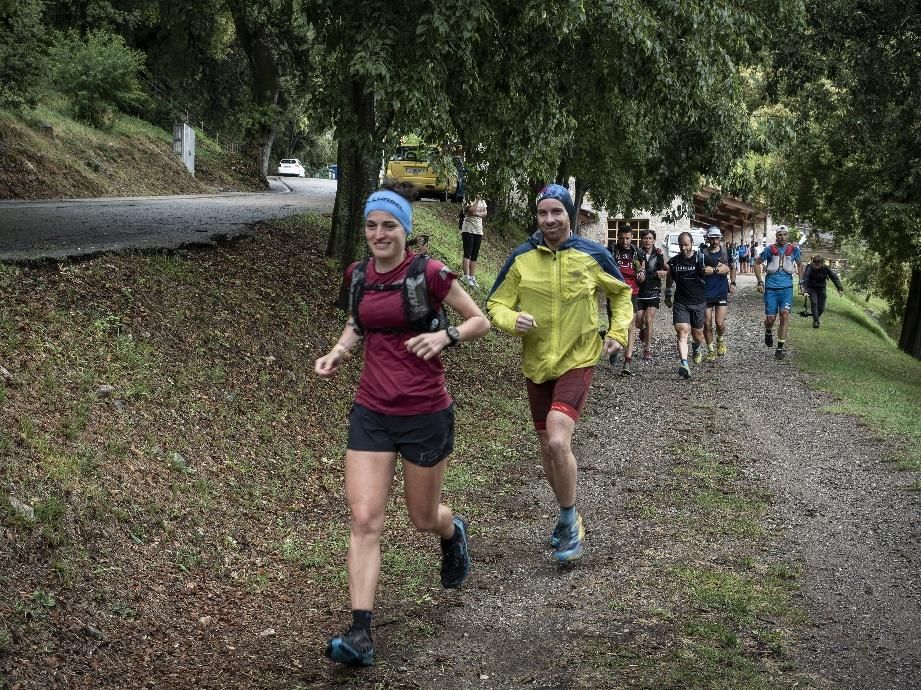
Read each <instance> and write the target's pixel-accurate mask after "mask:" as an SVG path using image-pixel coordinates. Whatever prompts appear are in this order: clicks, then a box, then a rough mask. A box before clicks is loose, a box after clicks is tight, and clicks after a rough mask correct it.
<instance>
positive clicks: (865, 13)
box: [771, 0, 921, 357]
mask: <svg viewBox="0 0 921 690" xmlns="http://www.w3.org/2000/svg"><path fill="white" fill-rule="evenodd" d="M778 57H779V59H778V62H777V63H776V65H775V69H776V75H777V80H778V83H779V85H780V87H781V90H782V94H783V95H785V96H786V97H787V102H788V103H789V104H790V105H791V107H792V108H793V110H794V112H795V114H796V125H795V137H794V138H793V140H792V141H791V143H790V144H789V145H787V146H786V147H785V148H784V150H783V153H782V162H781V165H782V169H783V177H782V179H781V180H779V182H780V183H779V184H778V185H777V186H776V187H775V188H774V191H773V194H772V195H771V204H772V206H773V208H775V209H776V210H777V212H779V213H781V214H786V215H788V216H796V217H800V218H805V219H809V220H811V221H812V222H814V223H815V224H816V225H818V226H819V227H822V228H825V229H827V230H831V231H833V232H834V233H835V235H836V237H839V238H854V239H856V240H859V241H860V242H861V243H862V246H863V247H864V251H865V252H869V253H872V254H873V255H875V256H871V257H869V259H868V260H869V261H879V262H881V263H882V264H884V265H886V266H887V267H888V268H889V269H891V270H886V271H883V272H881V273H880V274H879V276H880V279H879V280H878V281H876V282H875V284H874V285H873V286H872V287H873V289H874V291H876V292H877V293H879V294H880V295H882V296H883V297H885V298H887V299H888V300H889V301H890V303H892V304H893V305H894V307H895V309H896V311H897V312H898V313H900V314H902V315H904V321H903V329H902V338H901V340H900V346H901V347H902V349H904V350H906V351H907V352H910V353H911V354H913V355H915V356H916V357H921V323H919V313H921V258H919V257H921V90H919V80H921V7H919V6H918V4H917V3H915V2H910V1H909V0H895V1H892V2H889V1H885V0H833V1H832V2H810V3H808V5H807V24H806V27H805V30H804V32H803V37H802V40H799V41H794V42H792V43H791V46H790V48H789V49H788V50H787V52H786V54H784V55H780V56H778ZM901 267H905V270H904V272H903V271H902V270H901ZM909 274H910V276H911V277H910V280H909ZM900 275H901V276H903V277H901V278H900V277H899V276H900Z"/></svg>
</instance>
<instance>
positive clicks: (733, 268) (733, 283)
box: [729, 262, 738, 295]
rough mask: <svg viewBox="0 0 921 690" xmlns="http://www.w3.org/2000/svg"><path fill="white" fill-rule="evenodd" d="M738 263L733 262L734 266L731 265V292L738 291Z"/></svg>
mask: <svg viewBox="0 0 921 690" xmlns="http://www.w3.org/2000/svg"><path fill="white" fill-rule="evenodd" d="M736 266H738V264H737V263H735V262H733V264H732V266H730V267H729V294H730V295H731V294H733V293H734V292H735V291H736V271H737V270H738V269H737V268H736Z"/></svg>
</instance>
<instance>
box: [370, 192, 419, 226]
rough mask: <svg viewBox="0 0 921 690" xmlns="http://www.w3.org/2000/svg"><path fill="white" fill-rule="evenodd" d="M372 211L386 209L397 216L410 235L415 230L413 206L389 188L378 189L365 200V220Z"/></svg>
mask: <svg viewBox="0 0 921 690" xmlns="http://www.w3.org/2000/svg"><path fill="white" fill-rule="evenodd" d="M372 211H386V212H387V213H389V214H390V215H391V216H393V217H394V218H396V219H397V220H398V221H399V222H400V225H402V226H403V229H404V230H405V231H406V234H407V235H408V234H409V233H411V232H412V231H413V207H412V205H410V203H409V202H408V201H407V200H406V199H405V198H404V197H402V196H400V195H399V194H397V193H396V192H391V191H390V190H389V189H378V190H377V191H376V192H373V193H372V194H371V196H369V197H368V200H367V201H366V202H365V220H368V214H369V213H371V212H372Z"/></svg>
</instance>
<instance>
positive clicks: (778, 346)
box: [777, 340, 787, 350]
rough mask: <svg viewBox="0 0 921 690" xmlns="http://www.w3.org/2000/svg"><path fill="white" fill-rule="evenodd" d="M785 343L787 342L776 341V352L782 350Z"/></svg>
mask: <svg viewBox="0 0 921 690" xmlns="http://www.w3.org/2000/svg"><path fill="white" fill-rule="evenodd" d="M785 342H787V341H786V340H778V341H777V349H778V350H783V344H784V343H785Z"/></svg>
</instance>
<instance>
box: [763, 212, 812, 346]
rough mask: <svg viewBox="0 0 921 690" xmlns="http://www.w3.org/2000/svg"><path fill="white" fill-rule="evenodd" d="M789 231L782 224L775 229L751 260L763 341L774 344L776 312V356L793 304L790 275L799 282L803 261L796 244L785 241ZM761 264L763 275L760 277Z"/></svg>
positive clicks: (788, 323)
mask: <svg viewBox="0 0 921 690" xmlns="http://www.w3.org/2000/svg"><path fill="white" fill-rule="evenodd" d="M789 235H790V233H789V232H788V231H787V226H786V225H781V226H780V227H779V228H777V233H776V235H775V237H776V239H777V241H776V242H775V243H774V244H772V245H770V246H768V247H765V248H764V250H763V251H762V252H761V254H760V255H759V256H758V259H757V260H756V261H755V278H757V280H758V292H761V293H763V294H764V344H765V345H767V346H768V347H773V345H774V321H775V320H776V319H777V315H778V314H780V326H778V328H777V350H776V351H775V352H774V355H775V356H776V357H777V359H783V358H784V356H786V350H785V349H784V343H785V341H786V339H787V329H788V328H789V326H790V307H792V306H793V274H794V273H796V274H797V275H798V277H799V281H800V285H802V284H803V264H802V262H801V261H800V251H799V246H798V245H796V244H792V243H790V242H787V238H788V237H789ZM762 265H764V267H765V269H764V270H765V271H766V272H767V277H766V278H765V279H764V280H762V279H761V273H762V269H761V267H762Z"/></svg>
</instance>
